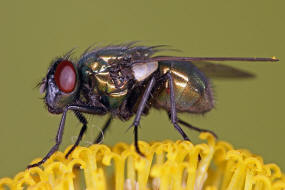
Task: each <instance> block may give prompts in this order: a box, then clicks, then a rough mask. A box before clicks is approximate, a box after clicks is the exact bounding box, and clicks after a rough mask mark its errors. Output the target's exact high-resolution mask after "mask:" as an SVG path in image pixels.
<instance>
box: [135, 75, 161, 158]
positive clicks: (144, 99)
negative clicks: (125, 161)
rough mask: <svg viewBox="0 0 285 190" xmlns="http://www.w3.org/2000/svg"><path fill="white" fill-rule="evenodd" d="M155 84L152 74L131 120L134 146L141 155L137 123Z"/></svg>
mask: <svg viewBox="0 0 285 190" xmlns="http://www.w3.org/2000/svg"><path fill="white" fill-rule="evenodd" d="M154 85H155V77H154V76H153V77H152V78H151V80H150V82H149V83H148V86H147V88H146V90H145V92H144V94H143V97H142V100H141V102H140V104H139V107H138V110H137V113H136V117H135V119H134V121H133V124H132V126H134V140H135V148H136V151H137V153H139V154H140V155H142V156H143V153H142V152H141V151H140V149H139V145H138V126H139V123H140V119H141V115H142V113H143V110H144V108H145V106H146V103H147V101H148V99H149V96H150V94H151V91H152V89H153V87H154Z"/></svg>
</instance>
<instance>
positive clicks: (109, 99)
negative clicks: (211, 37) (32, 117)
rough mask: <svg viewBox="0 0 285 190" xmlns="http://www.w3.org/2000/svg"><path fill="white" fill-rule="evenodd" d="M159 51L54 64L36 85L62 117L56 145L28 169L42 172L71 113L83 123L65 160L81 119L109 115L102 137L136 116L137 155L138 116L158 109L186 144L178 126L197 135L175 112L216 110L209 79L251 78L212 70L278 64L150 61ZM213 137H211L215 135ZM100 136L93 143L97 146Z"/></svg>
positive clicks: (100, 51)
mask: <svg viewBox="0 0 285 190" xmlns="http://www.w3.org/2000/svg"><path fill="white" fill-rule="evenodd" d="M161 47H162V46H150V47H148V46H136V45H134V43H130V44H125V45H117V46H106V47H102V48H95V49H93V50H88V51H85V52H84V53H83V55H82V56H81V57H80V58H79V59H78V60H77V61H74V60H72V59H71V58H70V56H71V54H72V52H69V53H67V54H66V55H65V56H62V57H59V58H57V59H55V60H54V61H52V64H51V66H50V67H49V69H48V72H47V75H46V77H45V78H44V79H43V80H42V82H41V83H40V91H41V93H44V94H45V97H44V102H45V104H46V105H47V108H48V111H49V112H50V113H52V114H62V117H61V121H60V124H59V128H58V132H57V135H56V143H55V145H54V146H53V147H52V148H51V149H50V151H49V152H48V153H47V155H46V156H45V157H44V158H43V159H42V160H41V161H39V162H38V163H35V164H32V165H29V166H28V168H31V167H36V166H40V165H41V164H43V163H44V162H45V161H46V160H47V159H48V158H49V157H50V156H51V155H52V154H54V153H55V151H57V150H58V147H59V145H60V144H61V141H62V135H63V131H64V126H65V119H66V114H67V112H68V111H69V110H70V111H72V112H73V113H74V114H75V116H76V117H77V119H78V120H79V121H80V122H81V123H82V128H81V130H80V133H79V135H78V137H77V140H76V142H75V143H74V145H73V146H72V148H71V149H70V150H69V151H68V153H67V154H66V155H65V156H66V158H67V157H68V156H69V155H70V154H71V153H72V151H73V150H74V149H75V148H76V146H78V144H79V142H80V141H81V139H82V136H83V135H84V133H85V132H86V129H87V124H88V122H87V120H86V118H85V116H84V115H83V113H86V114H93V115H106V114H108V115H109V118H108V120H107V122H106V124H105V125H104V126H103V128H102V131H103V132H105V131H106V130H107V129H108V127H109V126H110V124H111V121H112V119H113V118H114V117H117V118H119V119H121V120H124V121H126V120H129V119H130V118H131V117H132V116H135V118H134V121H133V123H132V127H133V128H134V143H135V148H136V151H137V153H139V154H140V155H143V153H142V152H141V151H140V148H139V145H138V126H139V123H140V119H141V116H142V115H147V114H148V111H149V109H151V108H152V107H153V108H156V109H161V110H164V111H166V112H167V114H168V115H169V119H170V121H171V123H172V125H173V126H174V128H175V129H176V130H177V131H178V132H179V133H180V134H181V135H182V137H183V139H184V140H189V138H188V137H187V135H186V133H185V132H184V131H183V130H182V128H181V127H180V125H183V126H185V127H188V128H190V129H193V130H196V131H199V132H205V131H207V132H211V133H212V134H214V133H213V132H212V131H209V130H206V129H200V128H197V127H194V126H192V125H191V124H189V123H187V122H185V121H183V120H181V119H179V118H178V117H177V112H188V113H193V114H194V113H195V114H203V113H206V112H208V111H210V110H211V109H212V108H213V106H214V99H213V91H212V87H211V82H210V80H209V78H217V77H222V78H249V77H253V75H252V74H250V73H248V72H245V71H242V70H239V69H235V68H233V67H230V66H226V65H221V64H215V63H212V62H222V61H272V62H275V61H278V59H276V58H275V57H272V58H241V57H173V56H153V55H154V54H155V53H157V52H160V51H161V50H162V49H161ZM214 135H215V134H214ZM101 139H102V134H101V133H100V134H99V135H98V137H97V138H96V139H95V141H94V143H98V142H100V140H101Z"/></svg>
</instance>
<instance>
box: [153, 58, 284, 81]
mask: <svg viewBox="0 0 285 190" xmlns="http://www.w3.org/2000/svg"><path fill="white" fill-rule="evenodd" d="M150 60H151V61H189V62H191V63H192V64H194V65H195V66H196V67H197V68H198V69H199V70H201V71H202V72H203V73H204V74H205V75H206V76H207V77H210V78H216V79H223V78H252V77H254V75H253V74H252V73H249V72H247V71H243V70H240V69H236V68H234V67H231V66H227V65H222V64H218V63H212V62H213V61H218V62H221V61H249V62H257V61H260V62H265V61H267V62H268V61H269V62H276V61H279V60H278V59H276V58H275V57H272V58H251V57H171V56H159V57H152V58H150ZM148 61H149V60H148ZM211 61H212V62H211Z"/></svg>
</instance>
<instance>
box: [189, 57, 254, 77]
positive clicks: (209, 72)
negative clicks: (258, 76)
mask: <svg viewBox="0 0 285 190" xmlns="http://www.w3.org/2000/svg"><path fill="white" fill-rule="evenodd" d="M191 63H192V64H194V65H195V66H196V67H197V68H198V69H199V70H200V71H202V72H203V73H204V74H205V75H206V76H207V77H209V78H213V79H225V78H233V79H235V78H236V79H238V78H253V77H255V75H254V74H252V73H250V72H247V71H243V70H241V69H237V68H234V67H231V66H227V65H222V64H218V63H211V62H201V61H193V62H191Z"/></svg>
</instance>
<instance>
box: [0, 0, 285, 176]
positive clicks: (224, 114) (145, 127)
mask: <svg viewBox="0 0 285 190" xmlns="http://www.w3.org/2000/svg"><path fill="white" fill-rule="evenodd" d="M284 6H285V3H284V1H283V0H275V1H274V0H273V1H267V0H251V1H248V0H239V1H231V0H215V1H213V0H208V1H206V0H205V1H197V0H191V1H190V0H187V1H166V0H160V1H134V0H128V1H119V0H117V1H95V0H82V1H75V0H73V1H43V0H33V1H29V0H27V1H20V0H19V1H8V0H5V1H3V0H1V2H0V20H1V29H0V34H1V35H0V55H1V59H0V60H1V67H0V86H1V93H0V97H1V100H0V101H1V109H0V112H1V114H0V116H1V124H0V177H4V176H10V177H11V176H14V175H15V174H16V172H18V171H22V170H24V168H25V167H26V166H27V164H28V163H29V162H30V161H31V160H32V159H34V158H36V157H40V156H44V155H45V154H46V153H47V151H48V150H49V148H50V147H51V146H52V145H53V144H54V137H55V134H56V131H57V127H58V124H59V121H60V116H59V115H52V114H50V113H48V111H47V110H46V109H45V106H44V104H43V102H42V100H41V99H40V98H41V95H40V93H39V90H38V89H36V88H34V87H35V85H36V84H37V82H39V81H40V80H41V78H42V77H44V76H45V74H46V72H47V68H48V66H49V64H50V61H51V60H52V59H53V58H54V57H56V56H60V55H63V54H64V53H66V52H67V51H69V50H70V49H71V48H74V47H77V49H76V52H77V53H76V55H75V56H79V55H80V53H81V52H82V51H83V50H84V49H85V48H87V47H88V46H90V45H92V44H94V43H97V44H100V45H104V44H109V43H121V42H128V41H134V40H139V41H141V43H140V44H146V45H157V44H169V45H171V46H172V47H173V48H177V49H180V50H182V51H183V52H180V53H179V52H170V54H171V55H177V56H244V57H247V56H253V57H271V56H277V57H278V58H279V59H280V60H281V61H280V62H279V63H247V62H246V63H245V62H244V63H238V62H232V63H225V64H231V65H233V66H236V67H237V68H241V69H245V70H248V71H251V72H254V73H255V74H256V75H257V78H256V79H253V80H238V81H237V80H231V81H213V82H214V87H215V88H214V91H215V97H216V108H215V109H214V110H213V111H211V112H210V113H208V114H206V115H205V116H197V115H194V116H193V115H189V114H181V117H182V118H183V119H185V120H187V121H188V122H190V123H192V124H193V125H196V126H200V127H203V128H208V129H212V130H214V131H215V132H216V133H217V134H218V135H219V138H220V139H221V140H226V141H229V142H230V143H232V144H233V145H234V146H235V147H236V148H246V149H249V150H250V151H252V152H254V153H256V154H259V155H261V156H262V157H263V158H264V160H265V162H266V163H269V162H275V163H277V164H278V165H279V166H280V167H281V168H282V169H283V171H285V160H284V158H285V151H284V144H285V143H284V135H285V126H284V124H285V122H284V118H285V116H284V107H285V103H284V97H285V90H284V69H285V64H284V60H285V53H284V49H285V48H284V44H285V43H284V42H285V41H284V39H285V37H284V35H285V25H284V21H285V13H284ZM88 118H89V121H90V124H89V132H88V134H87V136H86V137H85V138H84V139H83V145H86V144H88V142H90V141H92V138H94V137H95V136H96V134H97V133H98V131H99V130H98V128H99V127H101V126H102V125H103V123H104V120H105V119H106V117H96V116H91V117H88ZM129 125H130V122H125V123H124V122H121V121H118V120H116V122H114V123H113V125H112V127H111V130H110V131H109V132H107V134H106V138H105V141H104V143H106V144H109V145H112V144H114V143H116V142H118V141H126V142H132V139H133V133H132V131H131V130H129V131H126V130H127V128H128V126H129ZM66 126H67V127H66V131H65V134H64V142H63V144H62V146H61V150H62V149H63V148H65V147H66V146H67V145H69V144H71V143H72V142H74V140H73V139H74V137H75V136H76V135H77V134H78V132H79V129H80V123H79V122H78V121H77V120H75V119H74V117H73V114H69V115H68V122H67V124H66ZM186 131H187V133H188V134H189V136H190V138H192V139H193V141H194V142H195V143H198V142H199V141H198V139H197V136H198V134H197V133H196V132H191V131H188V130H186ZM139 137H140V139H141V140H148V141H153V140H164V139H173V140H177V139H181V137H180V136H179V135H178V133H177V132H176V131H175V130H174V128H173V127H172V126H171V124H170V122H169V121H168V119H167V116H166V114H165V113H164V112H159V111H156V110H152V111H151V113H150V114H149V115H148V117H144V118H143V120H142V122H141V128H140V131H139Z"/></svg>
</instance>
